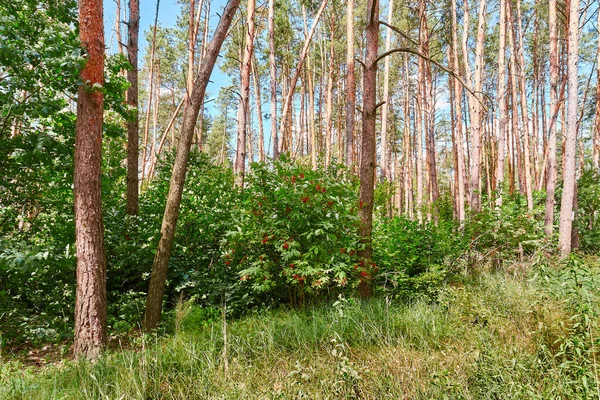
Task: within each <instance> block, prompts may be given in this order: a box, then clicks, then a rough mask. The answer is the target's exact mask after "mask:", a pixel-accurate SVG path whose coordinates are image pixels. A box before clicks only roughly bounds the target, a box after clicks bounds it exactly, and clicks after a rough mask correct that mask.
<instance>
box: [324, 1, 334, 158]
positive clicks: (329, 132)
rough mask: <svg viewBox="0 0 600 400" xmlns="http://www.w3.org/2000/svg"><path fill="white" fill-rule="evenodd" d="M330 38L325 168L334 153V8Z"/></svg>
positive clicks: (330, 25) (326, 99)
mask: <svg viewBox="0 0 600 400" xmlns="http://www.w3.org/2000/svg"><path fill="white" fill-rule="evenodd" d="M329 28H330V37H329V65H328V74H327V95H326V98H325V101H326V104H325V167H327V166H329V164H331V156H332V152H333V80H334V76H333V73H334V61H335V8H333V7H332V10H331V18H330V24H329Z"/></svg>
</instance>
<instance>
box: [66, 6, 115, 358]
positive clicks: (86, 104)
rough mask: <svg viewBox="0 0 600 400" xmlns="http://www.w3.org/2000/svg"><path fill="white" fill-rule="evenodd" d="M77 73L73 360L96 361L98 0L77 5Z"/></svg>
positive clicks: (101, 325)
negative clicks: (80, 63)
mask: <svg viewBox="0 0 600 400" xmlns="http://www.w3.org/2000/svg"><path fill="white" fill-rule="evenodd" d="M79 38H80V40H81V44H82V45H83V47H84V49H85V50H86V53H87V59H86V62H85V66H84V67H83V69H82V70H81V81H82V84H81V85H80V86H79V92H78V97H77V122H76V127H75V130H76V133H75V171H74V178H75V179H74V187H73V192H74V195H75V244H76V251H77V288H76V300H75V341H74V343H73V349H74V354H75V357H85V358H89V359H96V358H98V356H99V355H100V352H101V350H102V348H103V347H104V346H105V344H106V340H107V331H106V255H105V250H104V226H103V224H102V190H101V166H102V122H103V113H104V96H103V94H102V90H101V89H102V87H103V85H104V21H103V10H102V0H80V1H79Z"/></svg>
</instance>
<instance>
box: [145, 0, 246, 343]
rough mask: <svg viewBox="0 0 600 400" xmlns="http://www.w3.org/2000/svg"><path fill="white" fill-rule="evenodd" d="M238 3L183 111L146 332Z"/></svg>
mask: <svg viewBox="0 0 600 400" xmlns="http://www.w3.org/2000/svg"><path fill="white" fill-rule="evenodd" d="M239 3H240V0H229V2H228V3H227V6H226V7H225V10H224V11H223V14H222V17H221V20H220V21H219V25H218V26H217V29H216V30H215V33H214V35H213V37H212V39H211V41H210V44H209V45H208V47H207V49H206V56H205V58H204V61H203V63H202V65H201V66H200V68H199V69H198V73H197V74H196V79H195V81H194V87H193V88H192V93H191V94H190V96H189V98H188V99H187V101H186V106H185V111H184V113H183V121H182V126H181V133H180V135H179V143H178V144H177V154H176V156H175V164H174V165H173V173H172V175H171V182H170V184H169V194H168V195H167V204H166V206H165V213H164V216H163V221H162V226H161V229H160V240H159V243H158V249H157V251H156V255H155V257H154V262H153V263H152V273H151V275H150V285H149V288H148V298H147V300H146V311H145V314H144V320H143V328H144V330H145V331H148V330H152V329H154V328H155V327H156V325H157V324H158V322H159V321H160V313H161V308H162V299H163V295H164V291H165V280H166V277H167V267H168V264H169V258H170V257H171V249H172V247H173V237H174V235H175V226H176V224H177V218H178V217H179V206H180V204H181V195H182V193H183V185H184V183H185V175H186V172H187V163H188V158H189V153H190V147H191V145H192V140H193V138H194V127H195V125H196V119H197V118H198V113H199V112H200V105H201V104H202V99H203V98H204V94H205V92H206V86H207V85H208V80H209V79H210V75H211V73H212V70H213V68H214V66H215V62H216V61H217V57H218V56H219V51H220V50H221V46H222V44H223V41H224V40H225V37H226V36H227V31H228V30H229V26H230V25H231V20H232V19H233V16H234V15H235V13H236V11H237V7H238V5H239Z"/></svg>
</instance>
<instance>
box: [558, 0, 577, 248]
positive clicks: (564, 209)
mask: <svg viewBox="0 0 600 400" xmlns="http://www.w3.org/2000/svg"><path fill="white" fill-rule="evenodd" d="M568 20H569V25H568V28H569V29H568V37H569V41H568V56H567V67H568V81H569V93H568V101H569V103H568V108H567V114H568V115H567V129H566V135H565V150H564V155H563V158H564V170H563V192H562V197H561V201H560V226H559V234H558V245H559V248H560V254H561V257H566V256H568V255H569V253H571V241H572V229H573V203H574V198H575V193H576V190H577V188H576V186H577V179H576V157H577V154H576V152H577V108H578V103H577V90H578V88H579V85H578V78H579V76H578V69H577V59H578V57H579V0H570V5H569V18H568Z"/></svg>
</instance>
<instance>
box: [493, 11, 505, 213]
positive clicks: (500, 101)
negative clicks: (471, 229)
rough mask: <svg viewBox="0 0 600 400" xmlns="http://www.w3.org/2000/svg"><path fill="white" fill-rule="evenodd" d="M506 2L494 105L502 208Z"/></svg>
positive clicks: (497, 200) (499, 201)
mask: <svg viewBox="0 0 600 400" xmlns="http://www.w3.org/2000/svg"><path fill="white" fill-rule="evenodd" d="M505 96H506V1H505V0H500V37H499V45H498V89H497V93H496V104H497V105H498V132H497V136H498V163H497V167H496V182H497V184H496V192H497V193H496V206H498V207H502V195H503V192H504V153H505V148H506V145H505V140H504V139H505V137H506V136H505V133H504V132H505V131H506V112H507V111H506V103H505V102H504V97H505Z"/></svg>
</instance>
